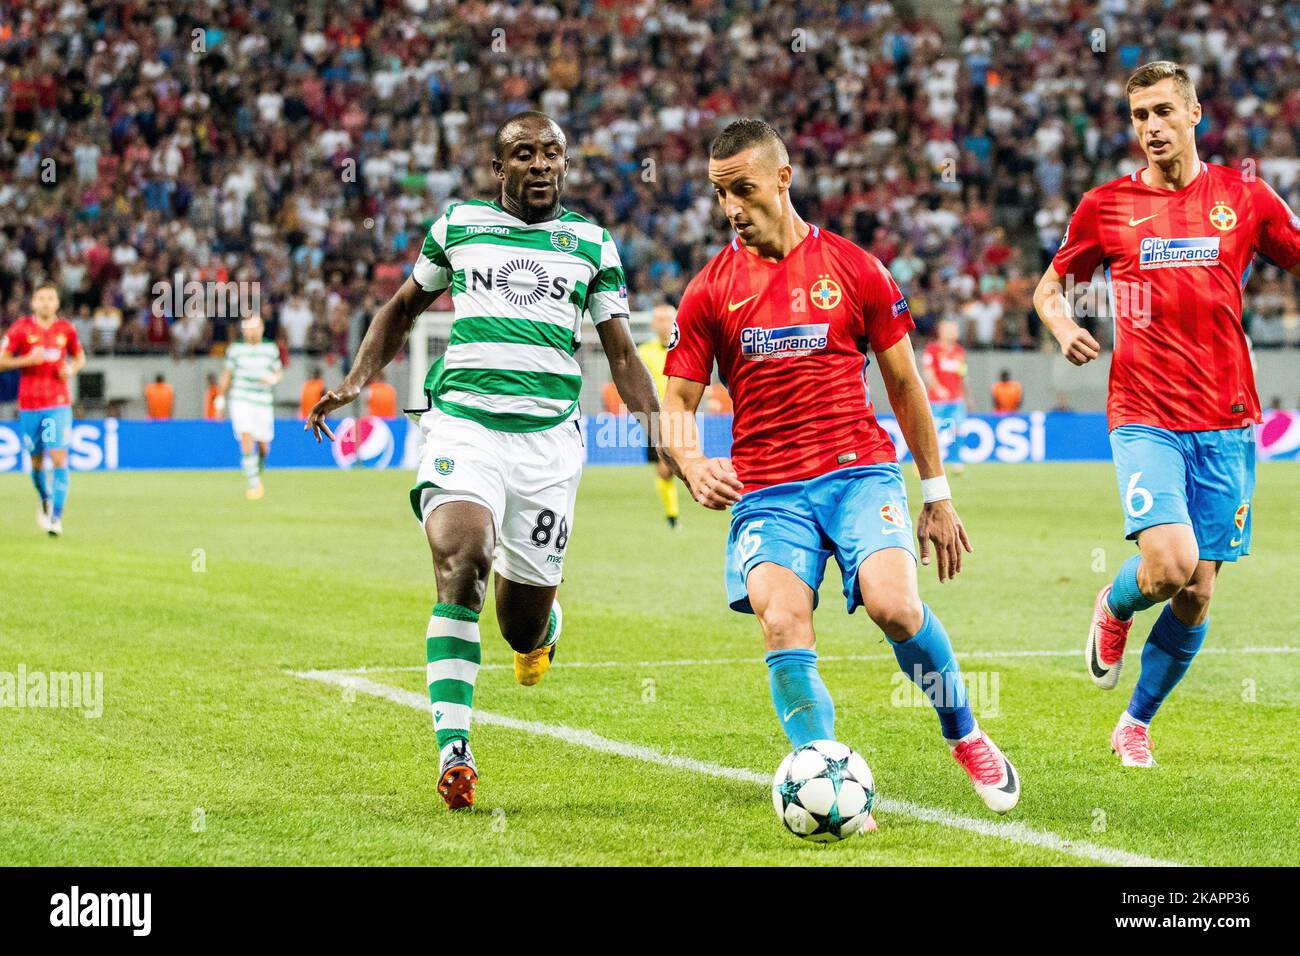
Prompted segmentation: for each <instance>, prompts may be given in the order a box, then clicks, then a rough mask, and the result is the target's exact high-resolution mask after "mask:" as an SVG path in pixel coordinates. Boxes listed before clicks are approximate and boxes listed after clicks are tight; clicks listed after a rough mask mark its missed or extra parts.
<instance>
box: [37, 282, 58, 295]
mask: <svg viewBox="0 0 1300 956" xmlns="http://www.w3.org/2000/svg"><path fill="white" fill-rule="evenodd" d="M42 289H50V290H51V291H53V293H54V294H55V295H58V294H59V287H58V286H57V285H55V284H54V283H53V282H40V283H38V284H37V286H36V288H35V289H32V295H35V294H36V293H38V292H40V291H41V290H42Z"/></svg>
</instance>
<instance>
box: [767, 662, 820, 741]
mask: <svg viewBox="0 0 1300 956" xmlns="http://www.w3.org/2000/svg"><path fill="white" fill-rule="evenodd" d="M764 659H765V660H766V661H767V671H768V677H769V679H770V681H771V685H772V706H773V707H775V708H776V716H777V718H778V719H780V721H781V729H782V730H784V731H785V735H786V736H787V737H789V738H790V744H791V746H793V747H794V748H795V749H796V750H797V749H799V748H800V747H802V746H803V745H804V744H806V743H811V742H812V741H814V740H834V739H835V703H834V702H833V701H832V700H831V695H830V694H829V693H827V691H826V685H825V684H823V683H822V675H821V674H820V673H818V671H817V652H816V651H811V650H802V649H792V650H785V651H768V653H767V657H766V658H764Z"/></svg>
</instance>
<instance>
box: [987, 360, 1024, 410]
mask: <svg viewBox="0 0 1300 956" xmlns="http://www.w3.org/2000/svg"><path fill="white" fill-rule="evenodd" d="M1023 396H1024V389H1022V388H1021V387H1020V383H1019V382H1017V381H1016V380H1015V379H1013V378H1012V377H1011V370H1010V369H1005V368H1004V369H1003V370H1002V371H1001V372H1000V373H999V374H998V380H997V381H996V382H994V383H993V411H995V412H997V413H998V414H999V415H1008V414H1010V413H1011V412H1018V411H1020V401H1021V399H1022V397H1023Z"/></svg>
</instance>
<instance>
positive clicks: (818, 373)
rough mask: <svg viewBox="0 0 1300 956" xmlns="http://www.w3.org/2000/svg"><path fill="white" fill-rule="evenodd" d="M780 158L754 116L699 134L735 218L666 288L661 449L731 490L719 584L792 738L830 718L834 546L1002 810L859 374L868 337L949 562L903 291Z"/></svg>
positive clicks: (860, 598)
mask: <svg viewBox="0 0 1300 956" xmlns="http://www.w3.org/2000/svg"><path fill="white" fill-rule="evenodd" d="M791 174H792V169H791V166H790V158H789V154H788V153H787V151H786V148H785V145H784V144H783V143H782V141H781V138H780V136H779V135H778V134H777V133H776V131H775V130H774V129H773V128H772V127H771V126H769V125H768V124H767V123H765V122H763V121H762V120H737V121H736V122H734V123H732V124H730V125H729V126H728V127H727V128H726V129H725V130H723V131H722V133H721V134H720V135H719V136H718V138H717V139H716V140H715V141H714V142H713V145H712V147H711V149H710V159H709V180H710V182H711V183H712V185H713V188H714V191H715V193H716V195H717V197H718V201H719V203H720V205H721V206H722V208H723V210H724V211H725V213H726V215H727V218H728V220H729V221H730V223H731V225H732V227H733V228H734V229H735V232H736V236H735V238H734V239H733V240H732V241H731V243H729V244H728V245H727V246H726V247H725V248H724V249H723V250H722V251H721V252H719V253H718V255H716V256H715V257H714V258H713V260H712V261H711V262H710V263H709V264H708V265H707V266H705V268H704V270H703V271H701V272H700V273H699V274H698V275H697V276H695V278H694V279H692V280H691V282H690V284H689V285H688V286H687V288H686V291H685V293H684V294H683V296H682V301H681V304H680V306H679V308H678V311H677V322H676V326H675V328H674V331H673V333H672V335H671V336H670V338H669V348H668V358H667V361H666V363H665V366H664V372H665V374H666V375H667V376H668V387H667V389H666V391H665V395H664V401H663V419H662V421H661V425H660V435H661V443H662V450H663V452H664V454H665V455H666V457H667V458H668V459H669V460H670V461H671V462H672V463H673V465H674V467H675V468H676V469H677V471H678V473H679V474H680V475H681V476H682V478H683V480H684V481H685V482H686V484H687V486H688V487H689V488H690V491H691V494H692V496H693V497H694V498H695V500H696V501H698V502H699V503H700V504H702V505H704V506H705V507H709V508H714V509H719V510H720V509H724V508H727V507H731V509H732V514H731V531H730V534H729V536H728V544H727V568H726V581H727V597H728V601H729V602H730V604H731V607H732V608H733V609H735V610H737V611H745V612H749V613H753V614H755V615H756V616H757V617H758V620H759V624H760V625H761V627H762V630H763V639H764V646H765V649H766V651H767V657H766V660H767V664H768V669H769V677H770V682H771V692H772V703H773V706H774V708H775V709H776V714H777V717H778V719H779V720H780V721H781V726H782V729H783V730H784V731H785V734H786V736H787V737H788V738H789V740H790V743H791V744H792V745H793V747H794V748H795V749H796V750H798V749H799V748H800V747H803V746H805V745H807V744H808V743H810V742H812V741H814V740H824V739H832V740H833V739H834V737H835V707H834V704H833V703H832V701H831V698H830V695H829V694H828V693H827V691H826V687H825V685H824V684H823V683H822V680H821V677H820V676H819V674H818V671H817V655H816V653H815V651H814V650H813V647H814V644H815V636H814V633H813V609H814V608H815V607H816V605H817V595H818V590H819V588H820V586H821V582H822V577H823V574H824V572H825V568H826V562H827V561H828V560H829V559H830V558H831V557H832V556H833V557H834V558H835V561H836V563H837V564H838V565H839V568H840V575H841V579H842V581H843V591H844V597H845V600H846V602H847V605H848V610H849V612H850V613H852V612H853V611H854V610H855V609H856V608H857V606H858V605H863V606H864V607H865V608H866V609H867V614H868V616H870V618H871V619H872V621H873V622H875V624H876V625H877V626H878V627H880V629H881V630H883V631H884V632H885V634H886V636H887V637H888V638H889V642H890V646H891V647H892V648H893V650H894V654H895V656H896V657H897V659H898V663H899V666H900V667H901V668H902V670H903V672H904V673H905V674H906V675H907V676H908V677H909V678H911V679H912V680H914V681H916V682H917V683H918V684H920V685H922V686H924V687H931V688H933V689H934V690H935V693H933V694H931V695H930V698H931V701H932V703H934V705H935V710H936V711H937V712H938V715H939V724H940V728H941V730H942V733H943V737H944V739H945V740H946V741H947V743H948V746H949V748H950V749H951V750H952V753H953V755H954V757H955V758H956V759H957V761H958V763H959V764H960V765H961V767H962V768H963V770H965V771H966V773H967V775H968V776H969V777H970V779H971V781H972V783H973V785H974V787H975V790H976V793H977V794H978V795H979V796H980V798H981V799H982V800H983V801H984V802H985V804H986V805H987V806H988V807H989V808H990V809H992V810H994V811H995V812H998V813H1005V812H1006V811H1007V810H1010V809H1011V808H1012V807H1013V806H1015V804H1016V802H1017V800H1018V799H1019V795H1020V785H1019V780H1018V778H1017V775H1016V772H1015V770H1014V768H1013V767H1012V766H1011V763H1010V762H1009V761H1008V760H1007V759H1006V757H1005V756H1003V754H1002V752H1001V751H1000V750H998V748H997V746H996V745H995V744H994V743H993V741H992V740H990V739H989V737H988V735H987V734H985V733H984V731H983V730H981V729H980V727H979V726H978V725H977V724H976V723H975V720H974V717H973V716H972V715H971V711H970V706H969V703H968V701H967V698H966V692H965V688H964V686H963V684H962V679H961V671H960V669H959V667H958V666H957V661H956V658H955V657H954V656H953V651H952V646H951V644H950V643H949V640H948V635H947V633H946V632H945V631H944V627H943V625H942V624H941V623H940V622H939V619H938V617H936V616H935V615H934V614H933V612H931V610H930V608H929V607H927V606H926V605H925V604H923V603H922V601H921V598H920V595H919V593H918V589H917V571H916V550H915V548H914V546H913V544H912V540H911V534H912V527H911V519H910V518H909V515H908V509H907V492H906V488H905V486H904V484H903V475H902V471H901V470H900V468H899V466H898V461H897V455H896V454H895V450H894V446H893V443H892V442H891V441H890V439H889V436H888V435H887V434H886V433H885V431H884V430H883V429H882V428H881V427H880V425H879V424H878V423H877V421H876V419H875V414H874V411H873V409H872V404H871V396H870V394H869V392H868V388H867V379H866V370H867V364H868V362H869V361H870V357H869V356H870V355H872V354H874V355H875V356H876V359H877V361H878V362H879V363H880V371H881V375H882V377H883V379H884V382H885V388H886V390H887V391H888V393H889V399H890V404H891V406H892V408H893V410H894V413H895V415H896V416H897V418H898V422H899V425H900V427H901V429H902V432H903V436H904V438H905V439H906V441H907V444H908V447H909V448H910V449H911V451H912V455H913V457H914V458H915V460H916V464H917V468H918V471H919V472H920V474H921V477H922V479H923V481H922V491H923V493H924V497H925V499H926V503H925V506H924V508H923V510H922V512H921V515H920V518H919V519H918V521H917V529H916V534H917V538H918V540H919V541H920V546H921V547H920V552H921V562H922V563H923V564H928V563H929V552H930V550H931V548H932V547H933V548H934V551H935V556H936V559H937V562H938V566H939V568H938V570H939V578H940V580H941V581H942V580H946V579H947V578H949V577H951V576H952V575H954V574H956V573H957V572H958V571H959V570H960V568H961V552H962V549H963V548H964V549H965V550H967V551H969V550H970V543H969V541H968V540H967V537H966V532H965V530H964V529H963V528H962V525H961V521H960V520H959V519H958V517H957V513H956V512H955V511H954V510H953V507H952V502H951V500H950V495H949V493H948V489H947V482H946V480H945V478H944V477H943V463H942V461H941V460H940V455H939V447H938V439H937V438H936V436H935V432H934V424H933V422H932V420H931V418H930V408H929V405H928V403H927V401H926V394H925V386H924V385H923V384H922V382H921V376H920V373H919V372H918V371H917V367H916V357H915V355H914V354H913V352H912V346H911V342H910V339H909V338H908V332H909V331H910V330H911V329H912V317H911V313H910V312H909V311H908V308H907V301H906V299H904V298H903V295H902V293H901V292H899V289H898V286H897V285H896V284H895V283H894V280H893V278H892V277H891V276H890V275H889V273H888V272H887V271H886V269H885V267H884V266H883V265H881V263H880V262H879V260H877V259H876V258H875V257H874V256H872V255H870V254H868V253H866V252H864V251H863V250H862V249H859V248H858V247H857V246H856V245H854V244H853V243H852V242H850V241H848V240H847V239H844V238H842V237H840V236H837V235H835V234H833V233H830V232H827V231H826V230H824V229H820V228H818V227H817V226H815V225H811V224H809V223H806V222H804V221H803V219H801V218H800V217H799V215H798V213H797V212H795V210H794V207H793V205H792V204H791V202H790V193H789V189H790V179H791ZM715 366H716V367H717V369H718V372H719V374H720V376H721V377H722V379H723V383H724V384H725V385H726V387H727V388H728V389H729V390H730V392H731V396H732V399H733V400H734V403H735V412H734V417H733V423H732V433H733V441H732V452H731V458H730V459H726V458H706V457H705V456H704V454H703V452H702V450H701V448H700V442H699V432H698V429H697V427H696V422H695V418H694V413H695V410H696V408H698V407H699V403H700V399H701V398H702V397H703V395H704V390H705V388H706V387H707V386H708V384H709V381H710V379H711V377H712V375H713V370H714V367H715Z"/></svg>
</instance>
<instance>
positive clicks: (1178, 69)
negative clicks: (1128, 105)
mask: <svg viewBox="0 0 1300 956" xmlns="http://www.w3.org/2000/svg"><path fill="white" fill-rule="evenodd" d="M1161 80H1173V81H1174V89H1176V90H1177V91H1178V92H1179V94H1180V95H1181V96H1182V98H1183V102H1185V103H1186V104H1187V107H1188V109H1190V108H1191V107H1193V106H1195V105H1196V85H1195V84H1194V83H1192V75H1191V74H1190V73H1188V72H1187V67H1185V66H1182V65H1181V64H1178V63H1175V62H1174V61H1173V60H1152V61H1151V62H1150V63H1143V64H1142V65H1141V66H1139V67H1138V68H1137V69H1136V70H1134V71H1133V75H1132V76H1130V77H1129V78H1128V83H1127V84H1126V85H1125V87H1124V95H1125V96H1132V95H1133V91H1134V90H1143V89H1146V88H1147V87H1148V86H1155V85H1156V84H1157V83H1159V82H1160V81H1161Z"/></svg>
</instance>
